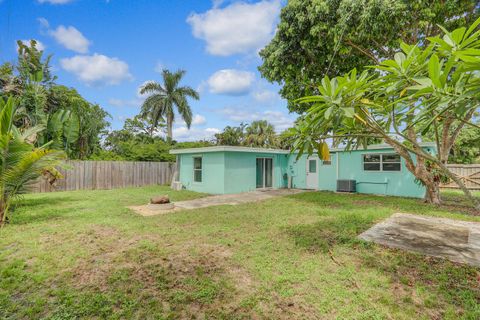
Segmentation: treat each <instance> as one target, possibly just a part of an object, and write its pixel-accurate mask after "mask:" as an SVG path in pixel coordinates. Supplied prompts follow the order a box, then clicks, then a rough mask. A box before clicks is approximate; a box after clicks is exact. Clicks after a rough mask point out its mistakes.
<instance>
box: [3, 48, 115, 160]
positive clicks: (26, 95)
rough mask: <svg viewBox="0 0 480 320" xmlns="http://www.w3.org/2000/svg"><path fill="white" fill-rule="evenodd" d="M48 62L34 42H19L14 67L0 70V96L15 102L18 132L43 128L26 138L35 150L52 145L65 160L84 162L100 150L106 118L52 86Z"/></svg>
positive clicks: (67, 91)
mask: <svg viewBox="0 0 480 320" xmlns="http://www.w3.org/2000/svg"><path fill="white" fill-rule="evenodd" d="M50 58H51V56H48V57H46V58H44V57H43V52H42V51H40V50H38V49H37V44H36V42H35V41H31V42H30V43H29V44H24V43H23V42H21V41H19V42H18V61H17V63H16V64H15V65H13V64H10V63H5V64H3V65H1V66H0V96H3V97H4V98H6V97H9V96H13V97H15V98H16V100H17V104H18V107H17V108H16V113H15V119H14V122H15V125H16V126H17V127H18V128H20V129H28V128H31V127H38V126H39V127H41V128H43V130H42V131H39V132H37V133H36V134H35V135H34V136H30V137H29V139H30V140H31V141H32V142H35V144H36V145H37V146H41V145H43V144H45V143H46V142H47V141H52V142H51V145H50V147H51V148H55V149H59V150H64V151H65V152H66V153H67V155H68V156H69V158H72V159H85V158H87V157H88V156H89V155H91V154H92V153H93V152H95V150H97V149H98V148H100V140H101V138H102V136H103V135H104V134H105V133H106V132H105V129H106V128H107V127H108V126H109V123H108V121H107V120H106V118H107V117H108V116H109V114H108V113H107V112H106V111H104V110H103V109H102V108H101V107H100V106H98V105H96V104H92V103H89V102H88V101H86V100H85V99H84V98H83V97H82V96H81V95H80V94H79V93H78V92H77V91H76V90H75V89H72V88H67V87H65V86H62V85H58V84H56V83H55V80H56V77H55V76H53V75H52V73H51V71H50Z"/></svg>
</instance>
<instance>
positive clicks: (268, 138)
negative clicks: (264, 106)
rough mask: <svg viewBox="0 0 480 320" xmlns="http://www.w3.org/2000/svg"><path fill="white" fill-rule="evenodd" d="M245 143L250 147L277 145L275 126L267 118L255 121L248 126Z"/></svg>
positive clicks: (271, 146)
mask: <svg viewBox="0 0 480 320" xmlns="http://www.w3.org/2000/svg"><path fill="white" fill-rule="evenodd" d="M245 144H246V145H247V146H250V147H270V148H273V147H277V146H278V137H277V135H276V134H275V128H274V127H273V125H272V124H270V123H268V122H267V121H266V120H258V121H253V122H252V123H251V124H250V125H249V126H248V127H247V128H246V137H245Z"/></svg>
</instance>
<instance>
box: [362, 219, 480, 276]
mask: <svg viewBox="0 0 480 320" xmlns="http://www.w3.org/2000/svg"><path fill="white" fill-rule="evenodd" d="M359 238H360V239H363V240H366V241H373V242H375V243H378V244H381V245H385V246H387V247H392V248H399V249H404V250H407V251H412V252H418V253H422V254H425V255H428V256H434V257H440V258H445V259H448V260H450V261H454V262H460V263H466V264H470V265H473V266H480V223H478V222H467V221H458V220H452V219H446V218H434V217H428V216H418V215H412V214H404V213H396V214H393V215H392V216H391V217H390V218H388V219H386V220H384V221H383V222H381V223H378V224H376V225H374V226H373V227H372V228H370V229H368V230H367V231H365V232H364V233H362V234H361V235H360V236H359Z"/></svg>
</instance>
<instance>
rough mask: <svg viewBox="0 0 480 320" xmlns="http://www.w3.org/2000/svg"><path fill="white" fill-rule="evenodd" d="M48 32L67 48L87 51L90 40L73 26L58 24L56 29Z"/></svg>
mask: <svg viewBox="0 0 480 320" xmlns="http://www.w3.org/2000/svg"><path fill="white" fill-rule="evenodd" d="M48 34H49V35H51V36H52V37H53V38H55V40H56V41H57V42H58V43H60V44H61V45H62V46H64V47H65V48H67V49H69V50H72V51H75V52H78V53H87V52H88V47H89V46H90V44H91V43H90V41H89V40H88V39H87V38H85V36H84V35H83V34H82V33H81V32H80V31H78V30H77V29H76V28H75V27H72V26H68V27H65V26H58V28H57V29H55V30H49V31H48Z"/></svg>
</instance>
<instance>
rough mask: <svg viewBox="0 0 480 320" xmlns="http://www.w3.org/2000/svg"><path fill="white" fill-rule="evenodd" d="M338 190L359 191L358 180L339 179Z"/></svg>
mask: <svg viewBox="0 0 480 320" xmlns="http://www.w3.org/2000/svg"><path fill="white" fill-rule="evenodd" d="M337 192H357V181H356V180H337Z"/></svg>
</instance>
